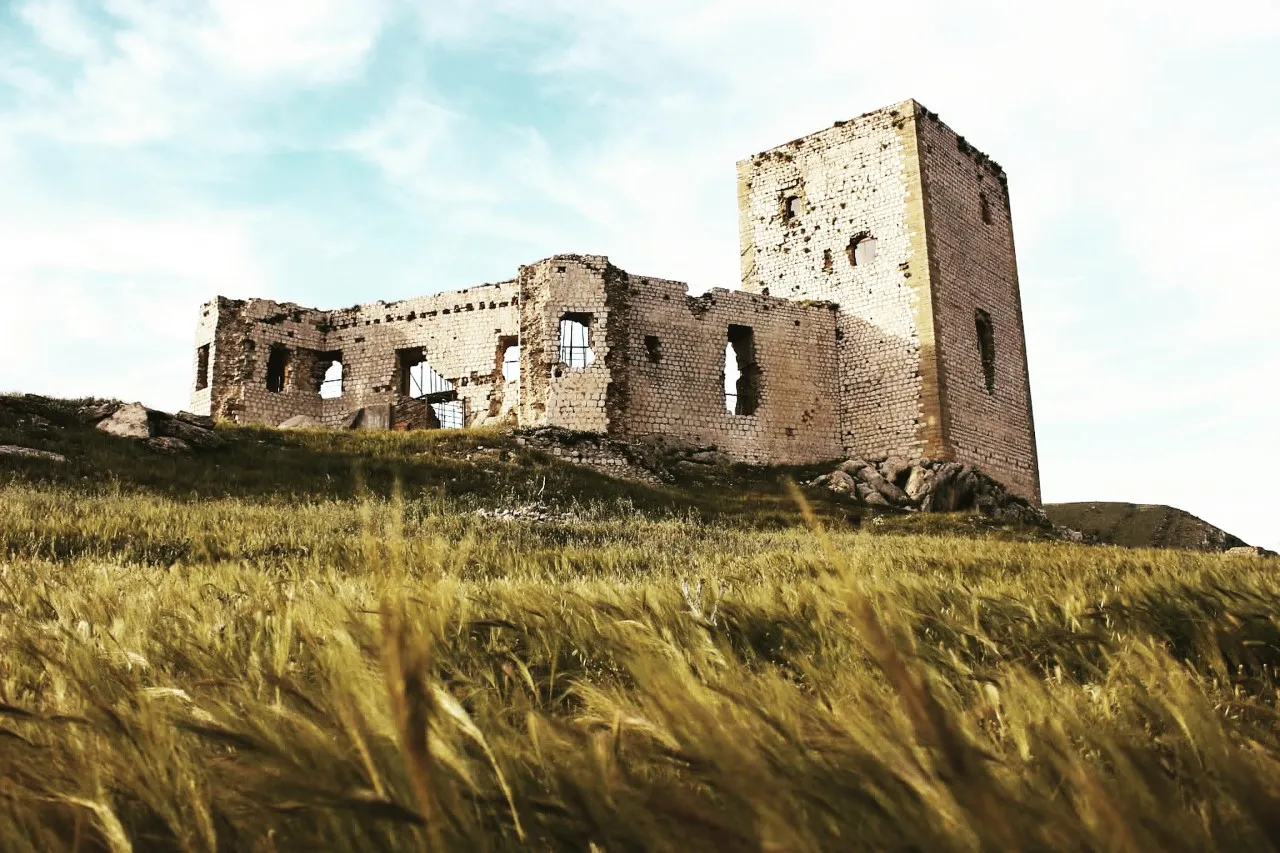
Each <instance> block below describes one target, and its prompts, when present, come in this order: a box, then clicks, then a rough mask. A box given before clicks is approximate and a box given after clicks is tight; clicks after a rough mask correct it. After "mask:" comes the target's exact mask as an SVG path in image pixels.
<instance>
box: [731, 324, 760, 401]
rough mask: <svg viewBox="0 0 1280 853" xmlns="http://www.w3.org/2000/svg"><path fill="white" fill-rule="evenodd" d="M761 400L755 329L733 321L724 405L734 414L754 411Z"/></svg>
mask: <svg viewBox="0 0 1280 853" xmlns="http://www.w3.org/2000/svg"><path fill="white" fill-rule="evenodd" d="M759 404H760V366H759V364H757V363H756V340H755V332H754V331H753V330H752V329H751V327H750V326H738V325H730V326H729V332H728V342H727V344H726V345H725V352H724V405H725V409H726V410H727V411H728V412H729V413H730V414H733V415H754V414H755V413H756V409H757V408H758V407H759Z"/></svg>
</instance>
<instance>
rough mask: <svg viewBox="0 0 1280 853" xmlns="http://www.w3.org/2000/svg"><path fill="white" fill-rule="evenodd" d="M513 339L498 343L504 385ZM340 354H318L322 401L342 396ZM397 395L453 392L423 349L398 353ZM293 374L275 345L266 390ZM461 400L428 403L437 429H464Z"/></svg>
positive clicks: (512, 378)
mask: <svg viewBox="0 0 1280 853" xmlns="http://www.w3.org/2000/svg"><path fill="white" fill-rule="evenodd" d="M514 340H515V339H514V338H503V339H500V343H499V345H500V346H501V347H502V357H501V362H500V363H501V369H502V378H503V380H504V381H506V382H516V381H518V380H519V378H520V346H519V344H516V343H512V341H514ZM207 350H208V346H207V345H206V346H204V347H201V348H200V354H199V356H198V358H199V361H200V364H199V365H198V372H197V381H196V387H197V388H198V389H199V388H203V387H207V386H208V353H207ZM341 355H342V354H341V353H340V352H329V353H318V354H317V358H318V359H319V361H320V363H324V362H325V361H328V362H329V365H328V367H327V368H326V369H325V373H324V376H323V378H321V379H320V381H319V384H318V386H317V387H316V391H317V393H318V394H319V395H320V398H321V399H323V400H334V399H338V398H340V397H341V396H342V393H343V366H342V358H341ZM396 355H397V359H398V362H399V364H398V366H399V368H400V369H399V377H400V379H399V382H400V389H399V390H400V393H401V394H403V395H405V396H407V397H413V398H415V399H422V398H426V397H429V396H432V395H437V396H444V395H447V394H449V393H450V392H454V391H456V387H455V385H454V383H453V382H451V381H450V380H448V379H446V378H445V377H444V376H442V375H441V374H440V373H439V371H437V370H436V369H435V368H434V367H432V366H431V365H430V364H429V363H428V362H427V360H426V358H425V355H424V353H423V350H422V348H420V347H417V348H410V349H406V350H398V351H397V353H396ZM291 374H292V354H291V353H290V351H289V349H288V348H287V347H284V346H280V345H275V346H272V348H271V350H270V355H269V356H268V358H267V378H266V386H267V390H268V391H270V392H272V393H275V394H279V393H283V392H284V390H285V388H287V387H288V386H289V380H290V378H291ZM463 402H464V401H462V400H458V399H452V400H449V399H445V400H436V401H434V402H432V403H430V405H431V408H432V410H433V411H434V412H435V414H436V418H437V419H438V420H439V421H440V426H441V427H442V428H445V429H456V428H460V427H462V426H465V420H466V418H465V409H464V407H463Z"/></svg>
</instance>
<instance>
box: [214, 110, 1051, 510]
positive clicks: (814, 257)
mask: <svg viewBox="0 0 1280 853" xmlns="http://www.w3.org/2000/svg"><path fill="white" fill-rule="evenodd" d="M738 191H739V216H740V220H739V225H740V230H741V240H742V285H743V289H744V290H743V291H726V290H714V291H711V292H710V293H708V294H705V295H703V296H700V297H697V298H690V297H689V296H688V288H687V286H686V285H684V284H681V283H679V282H673V281H667V280H664V279H656V278H649V277H641V276H632V275H629V274H627V273H626V272H625V271H623V270H621V269H619V268H618V267H616V266H614V265H612V264H611V263H609V260H608V258H606V257H603V256H599V255H557V256H554V257H551V258H548V259H546V260H543V261H539V262H537V263H534V264H530V265H527V266H523V267H521V268H520V270H519V274H518V276H517V278H516V279H515V280H512V281H506V282H501V283H498V284H486V285H481V286H479V287H473V288H469V289H467V290H462V291H457V292H454V293H443V294H436V295H432V296H424V297H419V298H416V299H409V300H403V301H400V302H391V303H384V302H375V303H370V304H367V305H359V306H355V307H353V308H348V309H342V310H337V311H316V310H313V309H307V308H301V307H299V306H297V305H293V304H279V303H275V302H271V301H267V300H249V301H237V300H229V299H223V298H219V299H218V300H216V301H214V302H211V303H209V304H207V305H205V306H204V307H203V309H202V314H201V318H200V323H199V326H198V329H197V337H196V352H195V356H194V358H195V365H194V366H195V370H194V371H193V372H194V373H195V374H196V375H197V378H198V379H197V383H196V387H194V388H193V392H192V408H193V410H194V411H196V412H199V413H207V414H211V415H213V416H214V417H215V418H219V419H222V420H232V421H238V422H252V423H266V424H279V423H281V422H282V421H284V420H287V419H289V418H291V417H294V416H296V415H305V416H308V417H311V418H315V419H317V420H319V421H321V422H323V423H325V424H328V425H331V426H338V425H341V424H345V423H350V415H351V414H352V413H353V412H357V411H359V412H361V413H362V415H361V417H364V418H365V419H366V425H375V426H394V425H395V424H396V421H397V418H396V416H395V414H394V412H395V410H396V406H397V405H398V406H399V408H400V410H401V411H402V412H403V413H404V415H405V416H404V417H403V418H400V421H401V422H402V425H411V426H430V425H432V423H433V418H432V417H431V416H430V415H429V414H428V412H427V410H426V408H425V404H424V403H423V402H421V401H416V402H414V403H410V402H408V400H407V398H406V397H405V391H406V384H407V383H406V382H405V376H406V366H407V364H408V363H409V361H408V360H406V359H407V356H408V355H409V354H411V353H412V354H413V359H414V360H417V359H418V358H423V359H425V362H426V363H427V364H429V365H430V366H431V367H432V368H434V369H435V371H437V372H438V373H439V375H440V376H442V377H443V378H444V379H445V380H447V381H448V382H450V383H452V385H453V388H452V390H451V391H450V392H449V393H451V394H456V397H457V399H458V400H459V401H461V403H462V405H463V407H464V410H465V417H464V423H465V424H467V425H477V424H484V423H486V422H488V423H494V422H503V421H504V420H505V421H506V422H510V419H508V418H507V416H508V415H513V416H517V415H518V421H519V423H520V424H521V425H522V426H529V427H533V426H556V427H563V428H566V429H570V430H576V431H583V432H594V433H610V434H615V435H624V436H641V435H648V434H654V433H657V434H664V435H668V436H672V437H675V438H677V439H681V440H684V441H688V442H692V443H696V444H708V445H711V444H714V445H716V446H717V447H719V448H720V449H721V450H722V451H723V452H725V453H727V454H728V455H729V456H731V457H733V458H735V459H739V460H744V461H750V462H756V463H791V462H808V461H818V460H825V459H830V458H832V457H835V456H839V455H842V454H849V455H857V456H861V457H868V458H875V457H886V456H902V457H906V458H908V459H912V458H919V457H931V458H934V459H940V460H957V461H961V462H970V463H974V464H977V465H978V466H980V467H982V468H983V469H984V470H986V471H987V472H988V473H989V474H991V475H992V476H994V477H997V478H999V479H1001V480H1003V481H1004V482H1005V483H1006V484H1007V485H1008V486H1009V487H1010V489H1012V490H1013V491H1015V492H1016V493H1018V494H1020V495H1023V496H1024V497H1027V498H1029V499H1031V500H1035V501H1038V500H1039V481H1038V476H1039V475H1038V468H1037V460H1036V451H1035V433H1034V426H1033V423H1032V416H1031V398H1030V387H1029V382H1028V377H1027V366H1026V347H1025V341H1024V337H1023V327H1022V314H1021V305H1020V300H1019V293H1018V279H1017V267H1016V261H1015V257H1014V250H1013V232H1012V228H1011V225H1010V219H1009V204H1008V191H1007V186H1006V183H1005V180H1004V174H1003V172H1002V171H1001V170H1000V169H999V167H998V166H995V165H994V164H993V163H991V162H990V161H989V160H987V158H986V157H984V156H983V155H981V154H980V153H978V152H977V151H975V150H974V149H973V148H972V147H970V146H968V144H967V143H965V142H964V141H963V140H961V139H958V138H957V137H956V136H955V134H954V133H952V132H951V131H950V130H949V129H947V128H946V127H945V126H944V125H942V124H941V123H939V122H938V121H937V118H936V116H933V115H932V114H931V113H929V112H928V111H927V110H925V109H924V108H923V107H921V106H920V105H919V104H918V103H916V102H915V101H906V102H903V103H901V104H898V105H896V106H893V107H888V108H885V109H882V110H877V111H875V112H871V113H867V114H866V115H863V116H861V117H859V118H856V119H854V120H852V121H847V122H838V123H837V124H836V125H835V126H834V127H831V128H828V129H826V130H823V131H821V132H818V133H815V134H812V135H810V136H807V137H804V138H802V139H797V140H793V141H792V142H789V143H787V144H785V145H782V146H779V147H777V148H774V149H771V150H769V151H766V152H764V153H762V154H758V155H756V156H754V157H752V158H750V159H748V160H744V161H742V162H740V163H739V164H738ZM566 321H571V322H572V323H574V324H580V326H579V325H574V326H573V327H574V328H578V329H585V342H583V345H582V347H581V348H580V350H578V355H579V356H580V358H578V359H576V360H575V358H574V357H570V358H565V357H562V351H561V328H562V324H563V323H565V322H566ZM516 343H519V345H520V371H519V379H518V381H507V380H505V379H504V377H503V365H502V360H503V352H504V350H505V349H506V347H507V346H509V345H511V344H516ZM730 343H732V344H733V347H734V351H735V352H738V353H739V354H740V355H741V354H742V353H749V355H750V358H749V366H750V370H749V372H748V380H749V381H745V382H744V383H742V384H741V385H740V387H739V388H738V389H737V391H738V399H740V400H748V399H749V400H750V405H739V406H738V407H737V409H736V410H735V411H733V412H731V411H729V410H728V407H727V406H726V396H725V387H724V380H725V366H726V365H725V362H726V358H725V349H726V345H728V344H730ZM276 348H283V349H284V351H286V352H287V354H288V364H289V367H288V370H287V372H286V375H284V376H282V377H277V378H279V379H280V380H281V381H279V382H278V383H276V384H278V385H280V387H278V388H269V387H268V381H267V380H268V376H269V375H274V374H272V373H271V370H270V366H271V364H272V363H273V361H272V359H273V357H272V352H273V351H274V350H275V349H276ZM335 358H336V359H339V360H340V361H341V362H342V365H343V381H342V394H341V396H340V397H338V398H336V399H322V397H321V394H320V386H321V381H322V380H323V379H324V373H325V369H326V368H327V367H328V366H329V365H330V364H331V363H332V362H333V360H334V359H335ZM201 379H205V380H207V386H206V383H204V382H201V381H200V380H201ZM430 390H434V389H412V391H413V393H415V394H416V393H418V392H419V391H430Z"/></svg>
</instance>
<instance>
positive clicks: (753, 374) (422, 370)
mask: <svg viewBox="0 0 1280 853" xmlns="http://www.w3.org/2000/svg"><path fill="white" fill-rule="evenodd" d="M590 321H591V318H590V315H588V314H565V315H564V317H563V318H561V320H560V346H559V357H560V361H561V363H563V364H565V365H566V366H568V367H576V368H584V367H587V366H589V365H590V364H592V362H594V361H595V353H594V352H593V351H592V350H591V337H590V325H589V324H590ZM974 326H975V333H976V337H977V341H978V353H979V357H980V359H981V362H982V372H983V378H984V380H985V384H986V389H987V393H988V394H994V393H995V382H996V350H995V329H994V326H993V325H992V323H991V315H990V314H989V313H988V312H987V311H984V310H983V309H981V308H979V309H977V310H975V312H974ZM500 346H502V348H503V351H502V362H501V364H502V378H503V380H504V381H506V382H516V381H518V380H519V378H520V346H519V344H516V343H509V342H508V341H507V339H504V340H503V341H502V342H500ZM644 348H645V355H646V357H647V358H648V360H649V361H650V362H651V363H654V364H657V363H659V362H661V360H662V343H661V341H660V340H659V339H658V336H657V335H646V336H645V338H644ZM401 352H402V354H403V353H412V354H417V355H418V357H417V358H414V357H413V355H409V356H407V357H406V356H404V355H402V363H401V377H402V379H401V383H402V384H401V393H403V394H405V395H406V396H411V397H425V396H428V395H431V394H437V393H441V392H447V391H453V390H455V389H454V385H453V383H452V382H450V381H449V380H447V379H445V378H444V377H443V376H442V375H440V373H439V372H437V371H436V370H435V368H433V367H432V366H431V365H430V364H428V363H427V361H426V359H425V358H423V357H421V350H420V349H419V350H405V351H401ZM326 356H328V357H330V358H332V361H331V363H330V365H329V367H328V369H327V370H326V371H325V374H324V378H323V379H322V380H321V382H320V386H319V388H318V389H317V390H318V391H319V394H320V397H321V398H322V399H326V400H332V399H336V398H339V397H341V396H342V380H343V367H342V361H341V358H340V357H339V356H340V354H338V353H324V354H321V358H322V359H323V358H324V357H326ZM724 358H725V367H724V383H725V384H724V394H725V409H726V410H727V411H728V412H729V413H730V414H736V415H750V414H754V413H755V410H756V408H757V406H758V405H759V366H758V365H757V364H756V359H755V335H754V332H753V331H752V329H751V328H750V327H749V326H738V325H730V326H729V331H728V341H727V342H726V344H725V355H724ZM290 361H291V360H290V355H289V350H288V349H287V348H285V347H281V346H273V347H272V348H271V355H270V357H269V359H268V361H267V390H268V391H272V392H275V393H280V392H282V391H284V389H285V386H286V384H287V379H288V375H289V372H290ZM197 362H198V363H197V374H196V376H197V378H196V389H197V390H200V389H203V388H207V387H208V385H209V345H208V344H205V345H204V346H202V347H200V348H199V349H198V350H197ZM744 365H745V366H746V367H745V369H744ZM453 402H457V401H446V402H443V403H436V404H433V405H435V406H439V407H442V408H443V407H446V406H448V405H449V403H453ZM440 414H441V412H440V411H437V416H439V415H440ZM449 414H450V415H452V412H449ZM450 419H452V417H451V418H450ZM444 420H445V418H443V417H442V418H441V421H442V424H443V422H444Z"/></svg>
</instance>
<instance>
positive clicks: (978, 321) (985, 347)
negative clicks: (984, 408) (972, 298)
mask: <svg viewBox="0 0 1280 853" xmlns="http://www.w3.org/2000/svg"><path fill="white" fill-rule="evenodd" d="M973 321H974V326H975V328H976V331H977V335H978V355H979V356H980V357H981V359H982V376H983V379H984V380H985V381H986V385H987V393H988V394H995V393H996V334H995V328H994V327H993V326H992V325H991V315H990V314H988V313H987V312H986V311H983V310H982V309H981V308H978V309H977V310H975V311H974V312H973Z"/></svg>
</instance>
